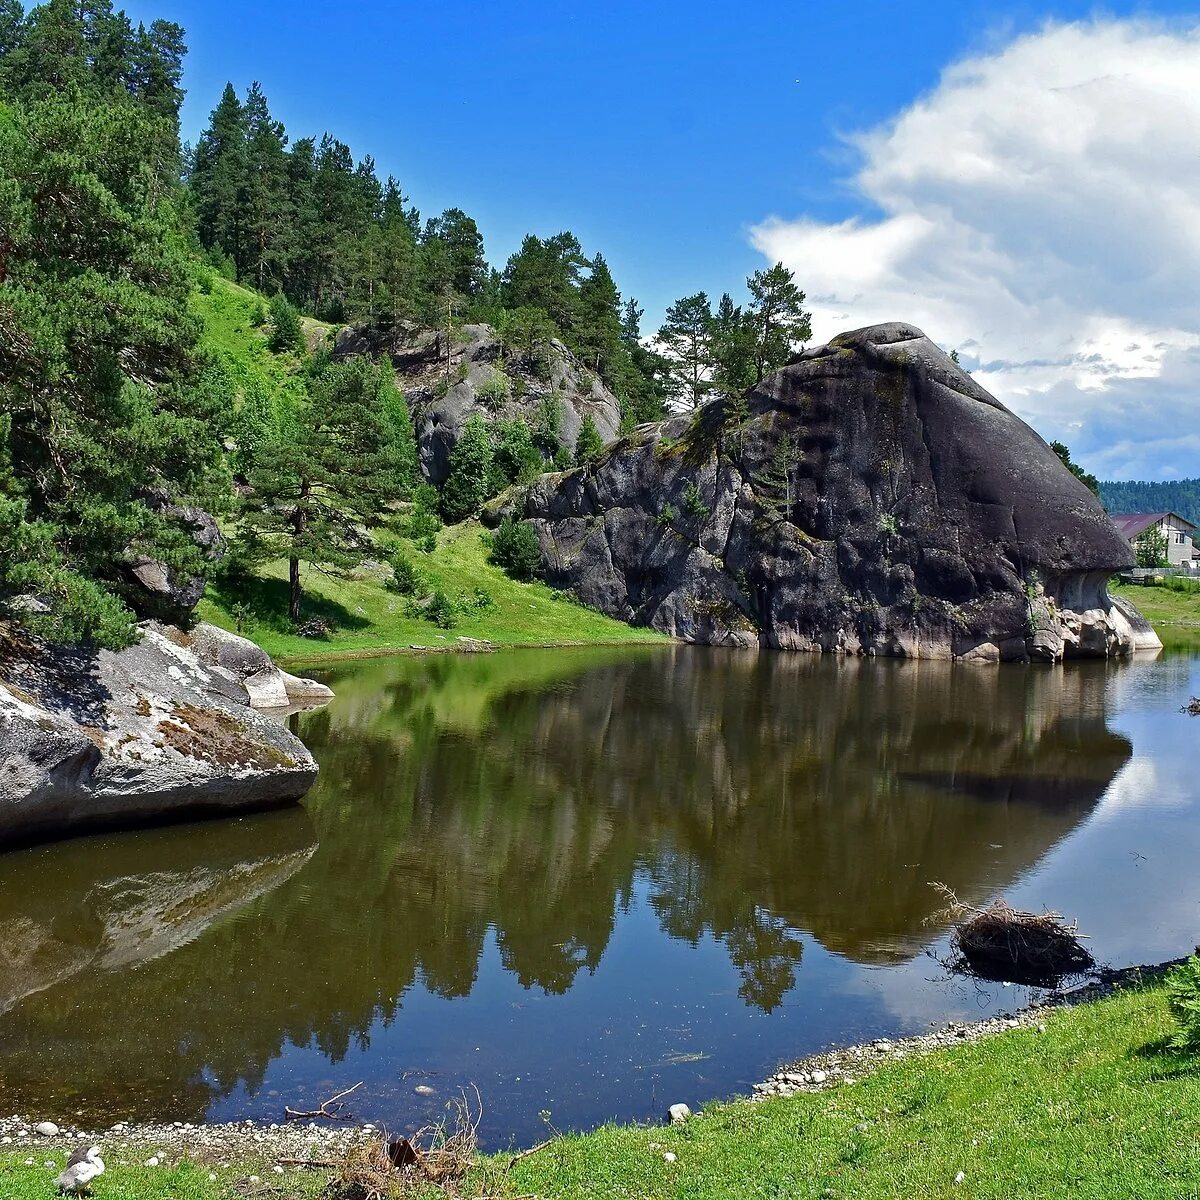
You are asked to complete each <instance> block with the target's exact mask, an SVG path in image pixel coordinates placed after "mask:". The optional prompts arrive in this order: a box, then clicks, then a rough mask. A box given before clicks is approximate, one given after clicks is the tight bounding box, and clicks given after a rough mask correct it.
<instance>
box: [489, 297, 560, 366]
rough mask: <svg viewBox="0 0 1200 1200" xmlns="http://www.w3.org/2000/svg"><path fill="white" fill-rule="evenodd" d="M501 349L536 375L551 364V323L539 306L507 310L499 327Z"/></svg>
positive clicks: (553, 331) (552, 329)
mask: <svg viewBox="0 0 1200 1200" xmlns="http://www.w3.org/2000/svg"><path fill="white" fill-rule="evenodd" d="M499 333H500V337H501V341H502V343H503V346H504V351H505V353H506V354H507V355H509V356H510V357H511V358H513V359H514V360H515V361H516V362H518V363H521V364H522V365H524V366H525V367H527V368H528V369H529V370H530V371H532V372H533V373H534V374H535V375H539V376H544V375H545V374H546V372H547V369H548V368H549V365H550V353H551V343H552V341H553V340H554V333H555V330H554V325H553V324H552V323H551V321H550V319H549V318H548V317H547V316H546V314H545V313H544V312H543V311H542V310H541V309H540V308H517V309H512V310H510V311H508V312H507V313H506V315H505V318H504V321H503V322H502V323H501V326H500V329H499Z"/></svg>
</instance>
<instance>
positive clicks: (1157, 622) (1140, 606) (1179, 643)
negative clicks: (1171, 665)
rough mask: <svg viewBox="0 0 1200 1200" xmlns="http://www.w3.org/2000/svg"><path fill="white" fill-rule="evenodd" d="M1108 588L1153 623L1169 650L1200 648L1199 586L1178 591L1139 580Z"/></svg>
mask: <svg viewBox="0 0 1200 1200" xmlns="http://www.w3.org/2000/svg"><path fill="white" fill-rule="evenodd" d="M1186 582H1187V583H1192V582H1193V581H1191V580H1188V581H1186ZM1109 590H1110V591H1111V592H1113V593H1114V594H1115V595H1118V596H1123V597H1124V598H1125V599H1126V600H1128V601H1129V602H1130V603H1131V604H1132V605H1133V606H1134V607H1135V608H1136V609H1137V610H1138V612H1140V613H1141V614H1142V616H1143V617H1145V618H1146V620H1147V621H1149V622H1150V624H1151V625H1153V626H1154V631H1155V633H1157V634H1158V636H1159V638H1161V640H1162V644H1163V646H1164V647H1165V648H1166V649H1167V650H1172V651H1176V652H1185V651H1186V652H1191V651H1197V650H1200V588H1197V589H1196V590H1195V591H1191V590H1187V591H1184V590H1179V591H1176V590H1174V589H1172V588H1168V587H1147V586H1146V585H1145V584H1138V583H1120V584H1118V583H1114V584H1110V585H1109Z"/></svg>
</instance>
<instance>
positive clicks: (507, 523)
mask: <svg viewBox="0 0 1200 1200" xmlns="http://www.w3.org/2000/svg"><path fill="white" fill-rule="evenodd" d="M490 558H491V560H492V562H494V563H495V564H496V566H498V567H499V568H500V569H501V570H502V571H505V572H506V573H507V574H509V575H511V576H512V577H513V578H514V579H532V578H533V576H534V574H535V573H536V572H537V569H538V567H539V565H540V564H541V561H542V550H541V546H540V545H539V544H538V539H537V534H536V533H534V531H533V526H532V525H528V524H526V523H525V522H524V521H514V520H513V519H512V517H505V518H504V520H503V521H501V522H500V528H499V529H497V530H496V532H495V533H494V534H493V535H492V551H491V555H490Z"/></svg>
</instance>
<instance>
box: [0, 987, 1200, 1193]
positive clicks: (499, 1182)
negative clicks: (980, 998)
mask: <svg viewBox="0 0 1200 1200" xmlns="http://www.w3.org/2000/svg"><path fill="white" fill-rule="evenodd" d="M1171 1029H1172V1023H1171V1019H1170V1016H1169V1014H1168V1012H1167V1007H1166V1002H1165V996H1164V989H1163V986H1162V983H1161V970H1160V969H1156V970H1152V971H1147V972H1146V973H1145V976H1144V977H1143V978H1139V976H1138V973H1137V972H1132V971H1131V972H1122V973H1118V974H1116V975H1113V976H1110V977H1108V978H1107V979H1106V980H1105V981H1102V982H1100V983H1098V984H1092V985H1089V987H1088V988H1086V989H1081V990H1080V991H1078V992H1076V993H1073V994H1071V995H1069V996H1067V997H1066V998H1065V1002H1060V1003H1054V1004H1050V1005H1045V1006H1041V1007H1035V1008H1032V1009H1029V1010H1027V1011H1025V1012H1022V1013H1018V1014H1014V1015H1013V1016H1011V1017H1000V1018H992V1019H990V1020H988V1021H985V1022H981V1023H979V1024H977V1025H970V1026H967V1025H953V1026H948V1027H946V1028H945V1029H942V1030H938V1031H936V1032H934V1033H932V1034H930V1035H928V1036H926V1037H924V1038H918V1039H909V1040H905V1041H895V1042H892V1041H876V1042H872V1043H869V1044H866V1045H863V1046H857V1047H847V1048H843V1049H839V1050H836V1051H831V1052H829V1053H827V1054H825V1055H822V1056H819V1057H818V1058H816V1059H810V1060H807V1061H806V1062H804V1063H801V1064H796V1065H794V1066H791V1067H787V1068H784V1069H783V1070H781V1071H780V1072H778V1073H777V1074H776V1075H775V1076H773V1077H772V1079H771V1080H769V1081H766V1082H765V1083H764V1084H763V1085H760V1088H759V1089H758V1095H757V1097H756V1099H755V1100H753V1101H750V1100H746V1099H741V1100H734V1101H731V1102H728V1103H724V1104H715V1105H712V1106H710V1107H709V1108H707V1109H706V1110H705V1111H704V1112H703V1113H700V1114H698V1115H696V1116H695V1117H693V1118H691V1119H690V1120H688V1121H687V1122H686V1123H684V1124H682V1125H677V1126H671V1127H663V1126H651V1127H646V1126H622V1127H608V1128H604V1129H600V1130H597V1131H595V1132H593V1133H589V1134H584V1135H579V1136H569V1137H564V1138H561V1139H557V1140H555V1141H554V1142H553V1143H552V1144H551V1145H549V1146H547V1147H546V1148H544V1149H542V1150H541V1151H539V1152H538V1153H536V1154H533V1155H530V1156H529V1157H527V1158H524V1159H522V1160H521V1161H519V1162H517V1163H516V1164H511V1157H510V1156H506V1155H499V1156H496V1157H493V1158H483V1159H480V1160H479V1161H478V1163H477V1165H476V1167H475V1169H474V1170H473V1172H472V1174H471V1175H470V1176H469V1177H468V1179H467V1180H466V1181H465V1184H464V1185H463V1187H462V1193H463V1194H464V1195H478V1194H485V1193H486V1194H490V1195H495V1196H512V1197H516V1196H518V1195H538V1196H547V1197H550V1196H561V1197H584V1196H596V1195H606V1196H607V1195H637V1196H643V1197H668V1196H680V1195H687V1196H689V1197H695V1198H697V1200H707V1198H709V1197H711V1198H712V1200H717V1198H722V1200H724V1198H725V1197H728V1196H757V1195H768V1196H773V1195H787V1196H805V1197H810V1196H811V1197H820V1198H825V1197H839V1196H854V1197H863V1198H868V1200H869V1198H873V1197H879V1198H880V1200H882V1198H883V1197H888V1198H889V1200H890V1198H892V1197H894V1196H896V1195H902V1194H912V1195H921V1196H955V1197H967V1196H969V1197H995V1198H996V1200H1001V1198H1004V1200H1011V1198H1014V1197H1031V1198H1032V1197H1038V1198H1039V1200H1040V1198H1042V1197H1049V1196H1060V1195H1061V1196H1070V1197H1072V1200H1085V1198H1089V1197H1096V1198H1097V1200H1099V1198H1100V1197H1106V1198H1107V1197H1111V1196H1115V1195H1137V1196H1139V1197H1155V1196H1162V1197H1167V1196H1171V1197H1178V1196H1185V1195H1190V1194H1193V1193H1194V1192H1195V1191H1196V1190H1197V1189H1198V1188H1200V1141H1198V1140H1197V1138H1196V1128H1197V1120H1198V1116H1200V1060H1197V1059H1196V1058H1195V1057H1194V1056H1193V1057H1190V1058H1189V1057H1187V1056H1184V1055H1180V1054H1176V1053H1174V1052H1171V1051H1170V1050H1168V1049H1167V1048H1166V1043H1165V1038H1166V1036H1167V1035H1168V1034H1169V1032H1170V1031H1171ZM805 1076H807V1079H806V1078H805ZM782 1093H786V1094H782ZM670 1099H672V1100H686V1099H687V1097H682V1096H681V1097H670ZM484 1102H485V1103H486V1097H485V1098H484ZM375 1136H376V1134H375V1132H374V1130H373V1129H371V1128H366V1129H364V1128H362V1127H355V1128H352V1129H333V1130H330V1129H318V1128H315V1127H314V1126H313V1125H311V1124H310V1123H292V1124H286V1125H278V1126H270V1127H264V1126H258V1125H254V1124H243V1125H222V1126H188V1125H165V1126H164V1125H157V1126H156V1125H130V1126H123V1127H117V1128H114V1129H111V1130H109V1131H107V1132H105V1133H103V1134H99V1135H96V1134H87V1135H85V1134H84V1133H80V1132H79V1131H74V1130H72V1131H69V1134H58V1135H56V1136H46V1135H44V1134H39V1133H38V1132H36V1130H35V1128H34V1127H33V1126H31V1125H30V1124H28V1123H26V1122H15V1121H13V1120H9V1121H0V1178H2V1179H3V1180H4V1181H5V1184H6V1188H7V1190H5V1191H4V1193H3V1195H4V1197H5V1200H33V1198H34V1197H43V1196H45V1195H46V1194H48V1188H49V1187H50V1181H51V1180H52V1178H53V1174H54V1173H56V1171H57V1170H58V1169H61V1166H62V1164H63V1162H64V1161H65V1155H66V1153H67V1151H68V1150H69V1149H70V1148H71V1147H73V1146H75V1145H78V1144H79V1143H80V1142H83V1141H87V1142H92V1141H95V1142H98V1144H99V1145H100V1146H101V1148H102V1152H103V1154H104V1157H105V1159H106V1162H107V1163H108V1166H109V1171H108V1174H106V1175H105V1177H104V1178H103V1179H102V1180H100V1181H99V1183H98V1185H97V1195H102V1196H104V1197H106V1198H108V1200H158V1198H159V1197H163V1198H165V1197H168V1196H174V1197H181V1198H186V1200H230V1198H232V1197H234V1196H245V1195H250V1194H254V1195H263V1196H268V1195H270V1196H281V1197H297V1198H301V1197H308V1196H316V1195H318V1194H320V1193H321V1192H322V1190H323V1189H324V1188H325V1187H326V1185H327V1184H328V1183H329V1180H330V1178H331V1176H332V1174H333V1172H331V1171H330V1170H328V1169H324V1168H321V1169H312V1168H310V1167H306V1166H304V1165H303V1163H304V1162H313V1161H315V1162H334V1161H339V1160H340V1158H341V1157H342V1156H344V1154H345V1152H346V1150H347V1149H348V1148H349V1146H350V1145H351V1144H352V1143H353V1142H355V1141H357V1140H360V1139H370V1138H373V1137H375ZM6 1138H12V1139H13V1141H12V1142H5V1140H4V1139H6ZM47 1164H49V1165H47ZM510 1164H511V1165H510Z"/></svg>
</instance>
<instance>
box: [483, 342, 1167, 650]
mask: <svg viewBox="0 0 1200 1200" xmlns="http://www.w3.org/2000/svg"><path fill="white" fill-rule="evenodd" d="M505 511H508V512H512V513H514V515H518V516H521V517H523V518H526V519H528V520H530V521H531V522H532V524H533V526H534V528H535V529H536V531H537V534H538V537H539V540H540V542H541V548H542V556H543V573H544V575H545V577H546V578H547V579H548V580H549V581H550V582H551V583H553V584H555V585H556V586H558V587H562V588H568V589H570V590H572V591H573V592H575V593H576V594H577V595H578V596H579V598H580V599H581V600H582V601H583V602H584V603H585V604H588V605H590V606H591V607H594V608H597V609H599V610H601V611H602V612H606V613H609V614H610V615H612V616H615V617H619V618H621V619H622V620H625V621H629V622H633V623H638V624H647V625H652V626H654V627H655V628H657V629H661V630H663V631H664V632H667V633H671V634H674V635H675V636H677V637H681V638H683V639H685V640H687V641H693V642H705V643H726V644H735V645H766V646H777V647H781V648H786V649H797V650H830V651H843V652H847V653H869V654H890V655H901V656H914V657H938V658H947V657H952V658H968V659H982V660H998V659H1044V660H1051V661H1055V660H1058V659H1061V658H1063V657H1064V656H1073V655H1081V656H1099V657H1105V656H1111V655H1123V654H1128V653H1131V652H1132V651H1134V650H1136V649H1140V648H1150V647H1154V648H1157V647H1158V646H1159V642H1158V639H1157V637H1155V635H1154V633H1153V630H1152V629H1151V628H1150V626H1149V625H1148V624H1147V623H1146V622H1145V621H1144V620H1143V619H1142V618H1141V617H1140V616H1139V615H1138V614H1137V612H1136V611H1135V610H1134V609H1133V608H1132V606H1130V605H1128V604H1126V603H1124V602H1118V601H1116V600H1114V599H1113V598H1110V597H1109V595H1108V592H1107V589H1106V582H1107V580H1108V578H1109V577H1110V576H1111V575H1112V574H1113V573H1114V572H1116V571H1119V570H1122V569H1124V568H1126V567H1128V566H1130V565H1131V564H1132V561H1133V560H1132V556H1131V552H1130V549H1129V546H1128V544H1127V543H1126V542H1125V541H1124V539H1123V538H1122V537H1121V536H1120V535H1119V534H1118V533H1117V531H1116V529H1115V528H1114V527H1113V525H1112V522H1111V521H1110V520H1109V519H1108V517H1107V516H1106V515H1105V513H1104V511H1103V510H1102V509H1101V507H1100V505H1099V504H1098V503H1097V502H1096V499H1095V497H1094V496H1092V494H1091V493H1090V492H1089V491H1088V490H1087V489H1086V488H1085V487H1084V486H1083V484H1081V483H1080V482H1079V481H1078V480H1077V479H1076V478H1075V477H1074V476H1073V475H1071V474H1070V472H1068V471H1067V470H1066V469H1065V468H1064V467H1063V465H1062V463H1061V462H1060V461H1059V459H1058V458H1057V456H1056V455H1055V454H1054V452H1053V451H1052V450H1051V449H1050V448H1049V447H1048V446H1047V445H1046V443H1045V442H1044V441H1042V439H1041V438H1040V437H1038V436H1037V434H1036V433H1034V432H1033V430H1032V429H1030V428H1029V426H1027V425H1026V424H1025V423H1024V422H1022V421H1020V420H1019V419H1018V418H1017V417H1015V416H1014V415H1013V414H1012V413H1011V412H1009V411H1008V410H1007V409H1006V408H1005V407H1004V406H1003V405H1002V404H1000V403H999V401H997V400H996V399H994V398H993V397H992V396H990V395H989V394H988V393H987V392H986V391H984V389H983V388H981V387H980V386H979V385H978V384H977V383H975V381H974V380H972V379H971V378H970V376H968V375H967V374H965V373H964V372H963V371H961V370H960V369H959V368H958V366H957V365H956V364H955V363H953V362H952V361H951V360H950V359H949V357H947V355H945V354H944V353H943V352H942V351H941V350H940V349H939V348H938V347H937V346H936V345H934V343H933V342H931V341H930V340H929V339H928V338H927V337H925V335H924V334H923V333H922V332H921V331H920V330H919V329H915V328H914V327H912V326H911V325H903V324H889V325H878V326H873V327H871V328H868V329H861V330H857V331H855V332H853V333H846V334H843V335H841V336H840V337H837V338H835V339H834V340H833V341H832V342H830V343H829V345H827V346H819V347H816V348H814V349H810V350H807V351H806V352H804V353H803V354H801V355H799V356H798V357H797V358H796V359H794V360H793V361H792V362H791V363H790V364H789V365H788V366H787V367H785V368H784V369H783V370H781V371H779V372H777V373H776V374H775V375H772V376H770V377H769V378H768V379H766V380H764V381H763V383H762V384H761V385H760V386H759V387H758V388H756V389H755V390H754V391H753V392H751V393H750V395H749V414H748V417H745V418H744V419H742V420H739V419H738V418H737V416H736V415H735V414H734V413H733V412H732V410H730V411H725V409H724V408H723V407H722V405H721V404H720V403H719V402H713V403H712V404H709V405H708V406H706V407H705V408H703V409H701V410H700V411H699V412H697V413H696V414H694V415H692V416H681V417H676V418H674V419H672V420H669V421H666V422H664V423H662V424H659V425H651V426H642V427H640V428H638V429H637V430H635V431H634V432H633V433H632V434H630V435H629V436H627V437H625V438H624V439H622V440H621V441H620V442H618V443H617V444H616V445H615V446H612V447H610V448H609V449H608V451H607V452H606V454H605V455H604V457H603V458H602V459H601V460H600V462H599V463H598V464H597V465H595V466H594V467H592V468H590V469H580V470H576V471H572V472H569V473H567V474H565V475H551V476H543V477H542V478H541V479H540V480H538V481H536V482H535V483H534V484H532V485H531V486H530V487H529V488H528V489H524V490H522V491H521V492H520V493H518V494H515V495H514V494H510V495H509V496H508V497H507V499H505V500H504V501H502V502H501V503H500V504H498V505H495V506H493V508H492V510H491V516H492V517H493V518H497V517H498V516H499V515H500V514H501V513H502V512H505Z"/></svg>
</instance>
